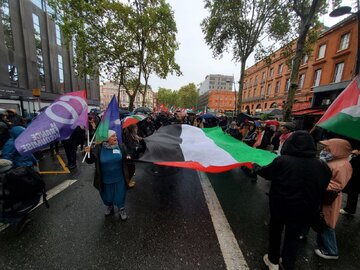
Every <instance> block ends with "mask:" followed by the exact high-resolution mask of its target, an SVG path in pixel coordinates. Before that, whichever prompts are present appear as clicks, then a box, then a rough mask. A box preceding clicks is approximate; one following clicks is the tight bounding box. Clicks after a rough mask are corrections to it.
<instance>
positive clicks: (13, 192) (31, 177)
mask: <svg viewBox="0 0 360 270" xmlns="http://www.w3.org/2000/svg"><path fill="white" fill-rule="evenodd" d="M3 194H4V195H5V203H6V204H7V205H12V204H15V203H18V202H28V201H31V200H33V199H34V198H36V197H40V196H42V197H43V201H44V204H45V206H46V207H49V204H48V201H47V199H46V191H45V182H44V181H43V180H42V178H41V175H40V174H39V173H38V172H36V171H34V169H32V168H31V167H17V168H14V169H12V170H10V171H9V172H7V173H6V174H5V177H4V182H3Z"/></svg>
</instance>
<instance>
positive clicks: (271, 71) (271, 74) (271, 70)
mask: <svg viewBox="0 0 360 270" xmlns="http://www.w3.org/2000/svg"><path fill="white" fill-rule="evenodd" d="M273 75H274V69H273V68H272V69H270V73H269V77H270V78H272V76H273Z"/></svg>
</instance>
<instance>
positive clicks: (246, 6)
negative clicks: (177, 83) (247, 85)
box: [201, 0, 285, 110]
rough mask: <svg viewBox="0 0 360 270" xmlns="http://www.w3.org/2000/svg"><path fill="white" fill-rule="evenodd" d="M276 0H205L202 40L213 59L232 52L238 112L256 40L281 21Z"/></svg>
mask: <svg viewBox="0 0 360 270" xmlns="http://www.w3.org/2000/svg"><path fill="white" fill-rule="evenodd" d="M282 5H283V3H282V2H281V1H278V0H269V1H262V0H257V1H255V0H239V1H233V0H205V8H206V9H208V10H209V12H210V15H209V16H208V17H207V18H205V19H204V20H203V22H202V24H201V25H202V30H203V33H204V34H205V41H206V43H207V44H208V45H209V46H210V48H211V49H212V50H213V53H214V56H216V57H217V56H220V57H221V56H222V54H223V52H224V51H227V50H229V49H232V54H233V59H234V60H235V61H240V81H239V91H238V100H237V108H239V109H240V110H241V105H242V89H243V81H244V72H245V65H246V61H247V59H248V57H249V56H250V54H251V53H252V52H253V51H254V49H255V47H256V46H257V45H258V44H259V41H260V38H261V37H263V36H264V34H265V33H268V32H270V31H271V30H272V29H278V28H277V27H276V26H275V25H276V24H279V23H281V22H282V20H281V19H280V18H281V17H282V16H283V12H285V10H284V9H283V8H281V7H282Z"/></svg>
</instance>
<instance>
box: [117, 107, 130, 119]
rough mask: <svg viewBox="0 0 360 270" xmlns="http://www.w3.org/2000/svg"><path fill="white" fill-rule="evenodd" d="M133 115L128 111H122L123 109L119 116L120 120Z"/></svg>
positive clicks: (120, 110)
mask: <svg viewBox="0 0 360 270" xmlns="http://www.w3.org/2000/svg"><path fill="white" fill-rule="evenodd" d="M131 114H132V113H131V112H130V111H128V110H122V109H119V116H120V119H122V118H125V117H126V116H129V115H131Z"/></svg>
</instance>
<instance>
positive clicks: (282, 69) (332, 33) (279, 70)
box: [241, 15, 358, 114]
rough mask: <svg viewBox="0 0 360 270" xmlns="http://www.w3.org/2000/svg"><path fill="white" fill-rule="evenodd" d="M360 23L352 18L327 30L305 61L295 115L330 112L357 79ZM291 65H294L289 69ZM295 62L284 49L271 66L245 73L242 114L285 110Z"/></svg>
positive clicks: (260, 63) (258, 65) (254, 66)
mask: <svg viewBox="0 0 360 270" xmlns="http://www.w3.org/2000/svg"><path fill="white" fill-rule="evenodd" d="M357 46H358V44H357V20H356V16H355V15H352V16H349V17H348V18H346V19H345V20H343V21H341V22H340V23H338V24H336V25H334V26H333V27H331V28H328V29H327V30H325V31H324V32H323V33H322V34H321V35H320V38H319V39H318V41H317V42H316V44H315V45H314V48H313V52H312V54H311V55H310V56H306V55H305V56H304V57H303V59H302V61H301V66H300V70H299V77H298V89H297V90H296V93H295V103H294V106H293V112H294V113H295V114H296V112H302V111H303V112H304V113H306V110H308V109H310V108H314V107H323V108H326V107H327V106H328V105H329V104H331V102H332V101H333V100H334V99H335V98H336V97H337V96H338V94H339V93H340V92H341V91H342V90H343V89H344V88H345V87H346V86H347V85H348V84H349V82H350V80H351V79H352V78H353V77H354V70H355V63H356V52H357ZM289 62H290V65H289ZM290 72H291V61H288V60H287V59H285V57H284V56H283V54H282V49H280V50H278V51H277V52H276V53H275V57H274V58H273V61H272V63H271V64H270V65H267V64H266V62H265V60H262V61H259V62H258V63H256V64H255V65H253V66H252V67H250V68H248V69H247V70H246V71H245V79H244V85H243V95H242V98H243V104H242V108H241V110H242V111H244V112H246V111H248V112H250V113H252V114H255V113H261V112H264V111H265V112H266V111H269V110H271V109H275V108H278V109H283V106H284V104H285V101H286V99H287V93H288V90H289V86H290V85H289V81H290Z"/></svg>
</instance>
